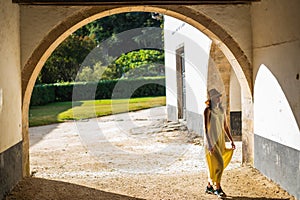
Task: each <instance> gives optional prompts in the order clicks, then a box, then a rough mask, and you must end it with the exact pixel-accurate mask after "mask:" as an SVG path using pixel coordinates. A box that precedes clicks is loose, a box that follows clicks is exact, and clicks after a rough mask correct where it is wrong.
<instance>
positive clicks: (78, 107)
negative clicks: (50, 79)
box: [29, 97, 166, 127]
mask: <svg viewBox="0 0 300 200" xmlns="http://www.w3.org/2000/svg"><path fill="white" fill-rule="evenodd" d="M164 105H166V97H143V98H131V99H116V100H110V99H109V100H91V101H78V102H57V103H50V104H47V105H44V106H32V107H31V108H30V110H29V126H31V127H32V126H40V125H46V124H53V123H59V122H64V121H67V120H78V119H87V118H94V117H100V116H105V115H111V114H116V113H123V112H129V111H136V110H141V109H146V108H151V107H157V106H164Z"/></svg>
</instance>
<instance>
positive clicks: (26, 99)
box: [22, 5, 252, 176]
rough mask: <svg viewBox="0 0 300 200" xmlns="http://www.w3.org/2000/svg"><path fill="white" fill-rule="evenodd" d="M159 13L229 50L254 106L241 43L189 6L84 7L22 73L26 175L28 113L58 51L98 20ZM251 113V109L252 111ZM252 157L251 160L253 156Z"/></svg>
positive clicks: (48, 40) (59, 28)
mask: <svg viewBox="0 0 300 200" xmlns="http://www.w3.org/2000/svg"><path fill="white" fill-rule="evenodd" d="M133 11H139V12H159V13H162V14H165V15H169V16H172V17H175V18H178V19H180V20H182V21H185V22H187V23H189V24H191V25H192V26H194V27H196V28H197V29H199V30H200V31H202V32H203V33H204V34H206V35H207V36H208V37H210V38H211V39H212V40H213V41H214V42H215V43H217V44H218V45H219V46H220V47H221V49H222V50H224V51H225V50H227V51H228V52H227V55H226V53H225V55H226V56H228V57H227V58H228V60H229V62H230V63H231V64H233V65H232V66H233V68H234V70H235V72H236V73H237V76H238V78H239V80H241V81H242V82H243V83H242V84H241V85H243V86H244V88H245V90H244V96H245V97H246V98H247V99H249V100H251V102H252V68H251V64H250V62H249V60H248V58H247V56H246V55H245V53H244V52H243V51H242V49H241V48H240V47H239V45H238V43H237V42H236V41H235V40H234V38H232V36H230V35H229V34H228V33H227V32H226V31H225V30H224V29H223V28H222V27H221V26H220V25H218V24H217V23H216V22H214V21H213V20H212V19H210V18H209V17H207V16H205V15H204V14H202V13H200V12H197V11H196V10H194V9H192V8H190V7H188V6H174V5H161V6H129V7H128V6H115V5H114V6H105V7H103V6H93V7H83V9H81V10H80V11H79V12H76V13H75V14H73V15H71V16H69V17H67V18H66V19H65V20H64V21H62V22H61V23H60V24H58V25H57V26H56V27H54V28H53V29H52V30H51V31H50V32H49V33H48V34H47V35H46V36H45V37H44V39H43V40H42V41H41V42H40V43H39V45H38V46H37V47H36V48H35V49H34V51H33V52H32V54H31V56H30V57H29V59H28V60H27V62H26V63H25V65H24V67H23V69H22V101H23V102H22V136H23V174H24V175H25V176H26V175H29V138H28V111H29V103H30V97H31V93H32V90H33V87H34V84H35V80H36V78H37V76H38V74H39V72H40V70H41V69H42V67H43V65H44V63H45V61H46V60H47V58H48V57H49V56H50V55H51V53H52V52H53V51H54V49H55V48H56V47H57V46H58V45H59V44H60V43H61V42H62V41H63V40H64V39H65V38H67V37H68V36H69V35H70V34H71V33H72V32H74V31H75V30H77V29H78V28H80V27H81V26H83V25H85V24H88V23H89V22H91V21H94V20H95V19H98V18H101V17H105V16H109V15H113V14H118V13H122V12H133ZM250 110H251V109H250ZM250 118H251V117H250ZM248 156H251V155H250V154H249V155H248Z"/></svg>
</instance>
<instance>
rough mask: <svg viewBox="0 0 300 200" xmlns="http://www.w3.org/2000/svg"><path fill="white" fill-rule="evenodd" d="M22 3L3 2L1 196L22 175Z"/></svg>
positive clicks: (0, 14)
mask: <svg viewBox="0 0 300 200" xmlns="http://www.w3.org/2000/svg"><path fill="white" fill-rule="evenodd" d="M19 25H20V24H19V6H18V5H13V4H12V3H11V1H10V0H1V1H0V27H1V28H0V56H1V59H0V77H1V78H0V199H2V198H3V195H4V194H5V193H6V192H8V191H9V190H10V189H11V188H12V187H13V186H14V185H15V184H16V183H17V181H19V180H20V179H21V178H22V170H21V169H22V148H21V147H22V145H21V140H22V132H21V66H20V31H19Z"/></svg>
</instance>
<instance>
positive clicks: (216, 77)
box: [164, 16, 241, 135]
mask: <svg viewBox="0 0 300 200" xmlns="http://www.w3.org/2000/svg"><path fill="white" fill-rule="evenodd" d="M164 33H165V37H164V42H165V65H166V97H167V98H166V105H167V113H168V120H169V121H177V120H180V119H182V120H184V121H186V123H187V126H188V128H189V129H190V130H193V131H195V132H196V133H198V134H200V135H203V130H204V129H203V111H204V109H205V107H206V105H205V103H204V102H205V101H206V100H207V90H209V89H211V88H216V89H218V90H219V91H220V92H222V93H223V96H224V97H223V103H224V105H225V106H226V107H228V110H230V111H231V112H230V114H231V117H233V119H234V120H232V121H238V123H239V124H238V128H241V97H240V95H241V91H240V86H239V83H238V80H237V78H236V76H235V74H234V72H233V71H232V70H231V69H230V68H231V67H230V65H229V64H228V65H229V66H228V67H227V68H229V70H230V74H229V75H227V76H228V78H227V79H228V80H229V82H228V83H226V82H224V80H223V79H222V78H223V77H225V76H226V75H223V74H222V72H219V70H218V63H215V62H214V61H213V58H211V57H210V54H211V46H212V41H211V39H210V38H208V37H207V36H206V35H205V34H203V33H202V32H200V31H199V30H198V29H196V28H194V27H193V26H191V25H189V24H188V23H186V22H183V21H181V20H178V19H176V18H173V17H170V16H164ZM223 57H224V56H223ZM224 58H225V57H224ZM226 87H228V88H229V89H228V91H227V92H226V90H225V88H226ZM226 97H228V98H229V99H230V101H229V100H228V98H226ZM236 125H237V124H236V123H235V124H232V126H233V127H234V126H236ZM240 132H241V131H240Z"/></svg>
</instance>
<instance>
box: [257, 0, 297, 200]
mask: <svg viewBox="0 0 300 200" xmlns="http://www.w3.org/2000/svg"><path fill="white" fill-rule="evenodd" d="M299 9H300V1H298V0H288V1H281V0H264V1H261V2H257V3H254V4H253V6H252V9H251V10H252V27H253V63H254V65H253V70H254V84H255V85H254V133H255V137H254V142H255V146H254V147H255V148H254V149H255V151H254V166H255V167H256V168H258V169H259V170H260V171H261V172H262V173H263V174H265V175H266V176H267V177H269V178H270V179H273V180H274V181H276V182H277V183H279V184H280V185H281V186H282V187H283V188H285V189H286V190H287V191H288V192H290V193H291V194H292V195H294V196H296V198H298V199H300V192H299V191H300V188H299V187H300V186H299V183H300V143H299V141H300V132H299V124H300V123H299V120H300V104H299V102H300V90H299V88H300V80H299V70H300V68H299V63H300V57H299V52H300V40H299V39H300V34H299V33H300V23H299V22H298V19H299V18H300V13H299Z"/></svg>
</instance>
